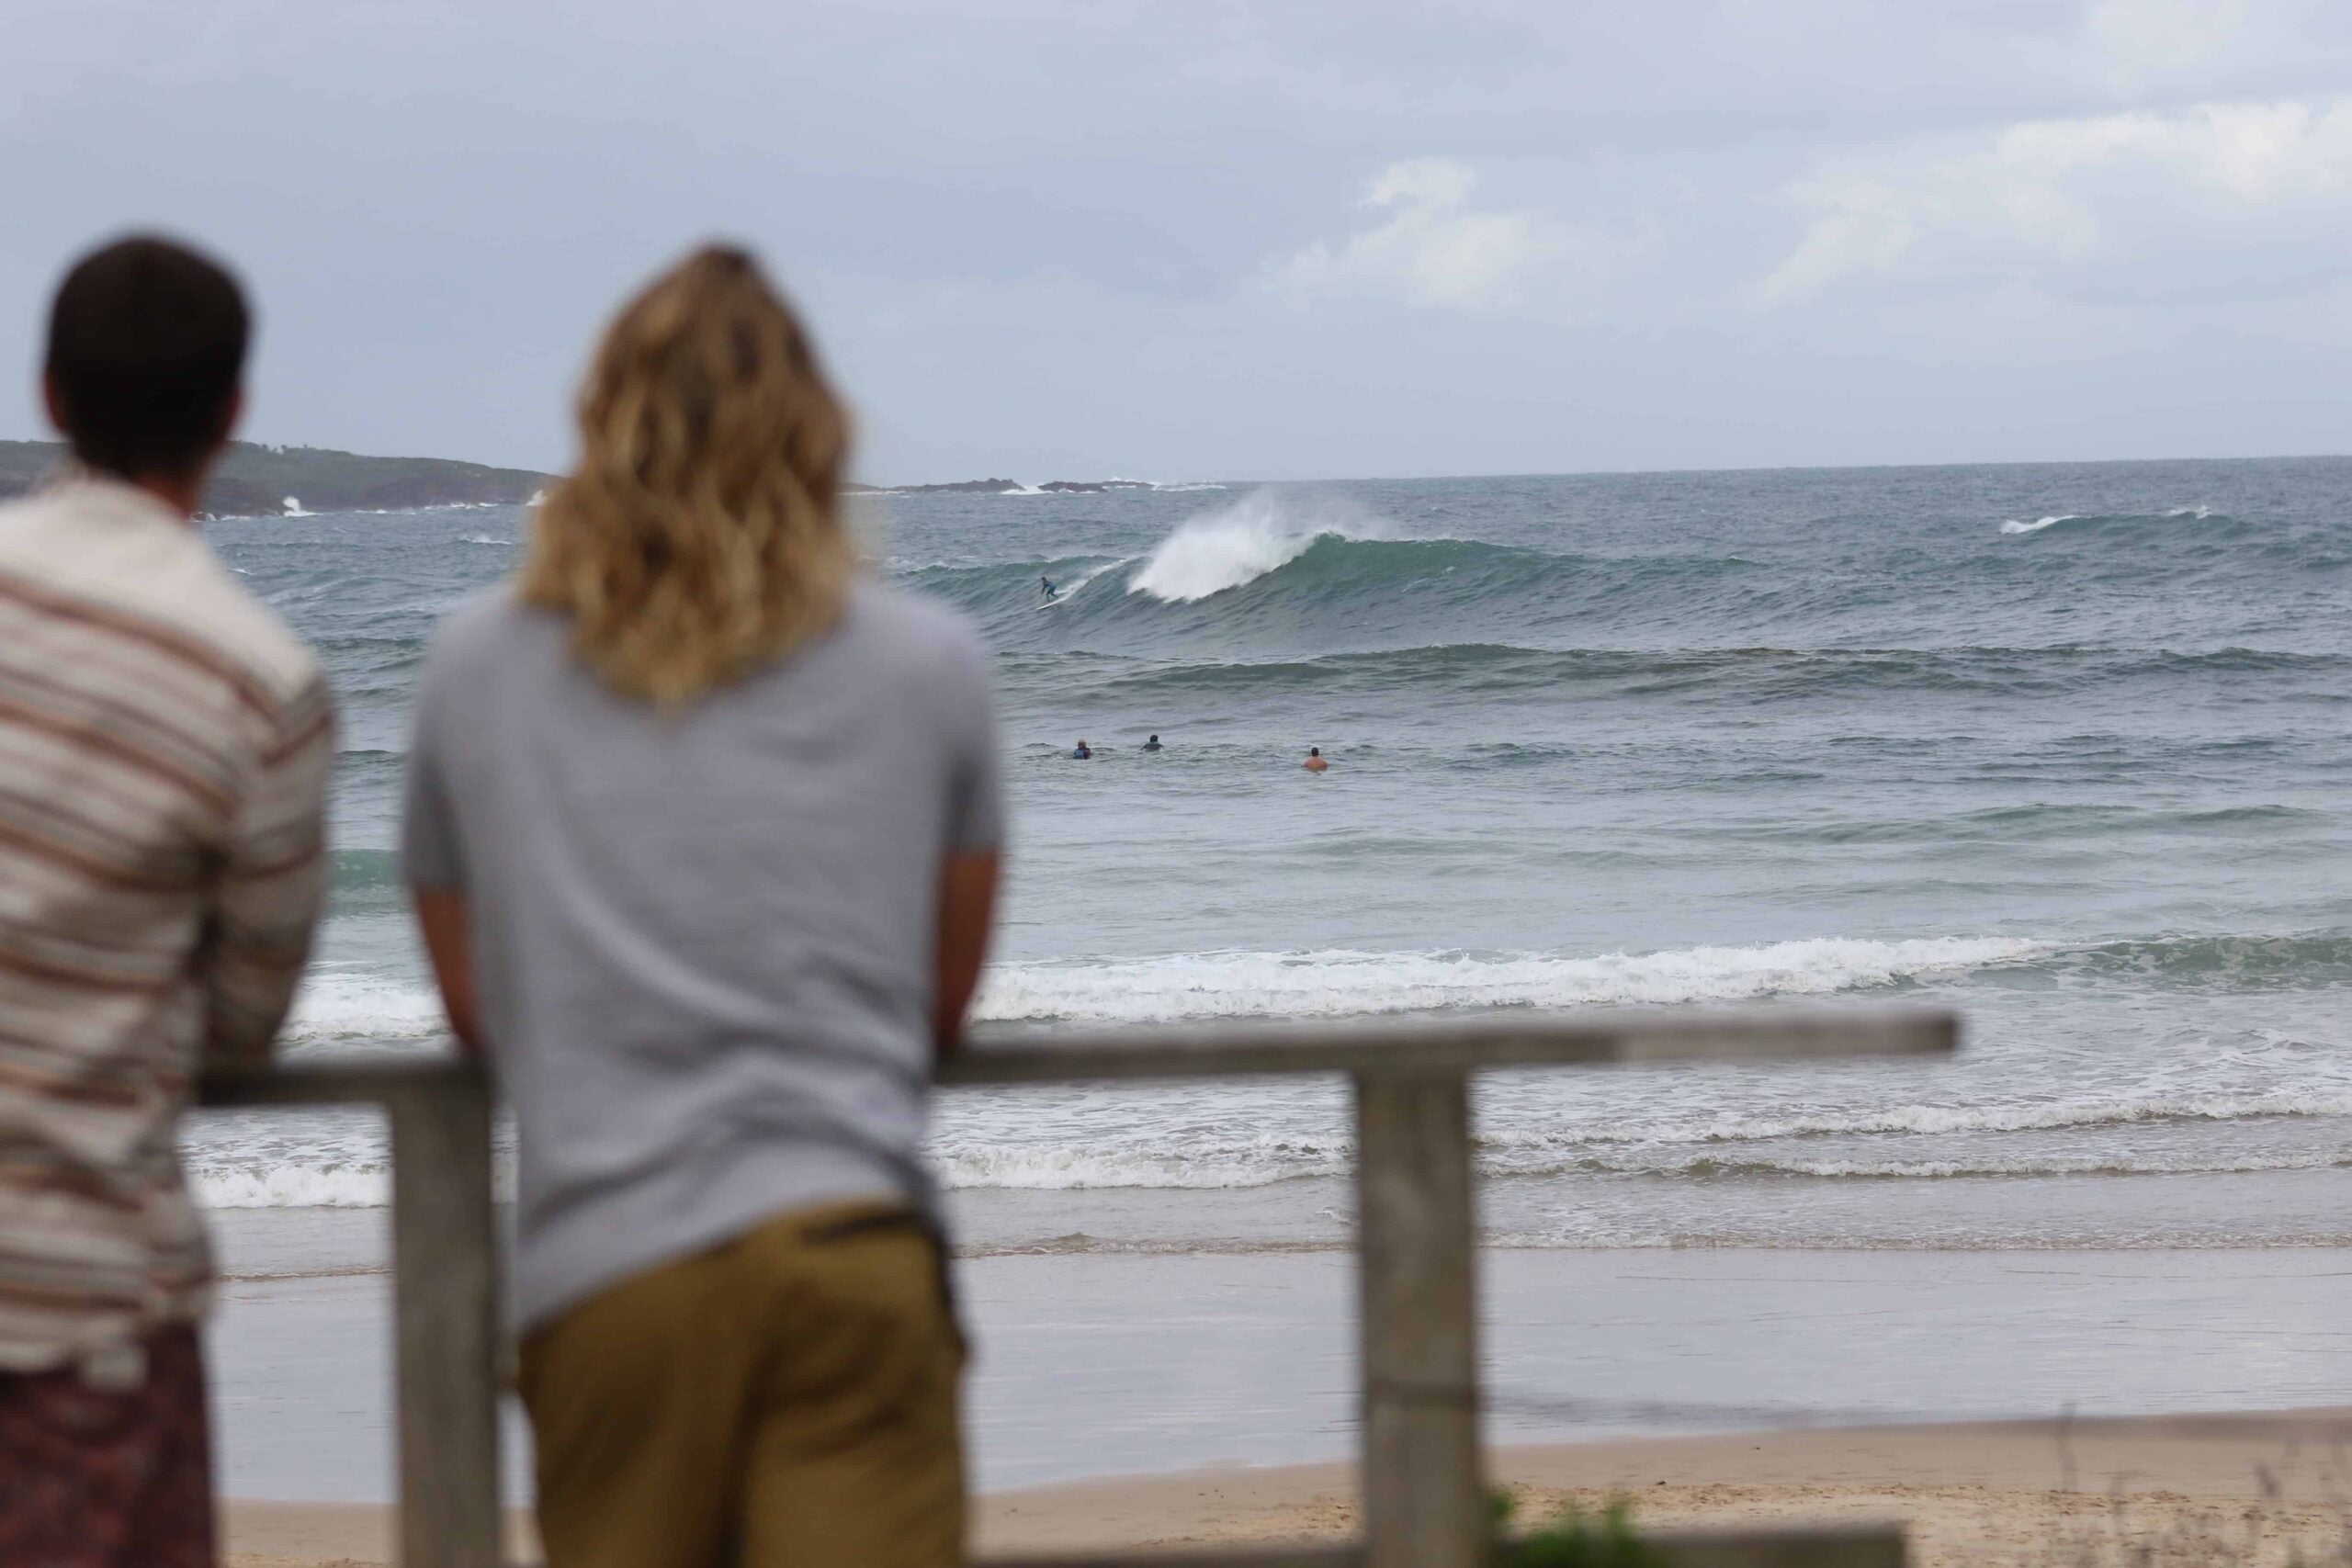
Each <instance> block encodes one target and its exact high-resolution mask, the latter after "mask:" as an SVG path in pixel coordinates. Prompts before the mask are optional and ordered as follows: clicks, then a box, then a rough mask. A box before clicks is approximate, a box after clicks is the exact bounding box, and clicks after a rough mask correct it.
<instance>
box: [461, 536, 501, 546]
mask: <svg viewBox="0 0 2352 1568" xmlns="http://www.w3.org/2000/svg"><path fill="white" fill-rule="evenodd" d="M458 542H459V543H460V544H467V545H512V544H513V543H514V542H515V541H514V540H512V539H502V538H499V537H498V536H495V535H492V534H469V535H467V536H465V537H464V538H463V539H461V540H459V541H458Z"/></svg>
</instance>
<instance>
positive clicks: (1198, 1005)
mask: <svg viewBox="0 0 2352 1568" xmlns="http://www.w3.org/2000/svg"><path fill="white" fill-rule="evenodd" d="M2041 951H2043V949H2042V947H2041V944H2039V943H2036V942H2025V941H2021V940H2018V939H2014V938H2007V937H1933V938H1924V939H1919V940H1914V941H1909V942H1870V941H1858V940H1849V939H1844V938H1836V937H1822V938H1814V939H1810V940H1807V941H1802V942H1770V943H1766V944H1764V945H1761V946H1758V947H1699V948H1688V949H1683V950H1680V951H1676V952H1668V953H1639V954H1629V953H1611V954H1608V955H1606V956H1603V957H1599V958H1565V957H1558V956H1555V955H1550V954H1543V953H1517V954H1500V955H1483V954H1476V953H1355V952H1347V951H1337V950H1327V951H1323V952H1316V953H1172V954H1169V955H1167V956H1164V957H1158V958H1134V959H1091V960H1058V961H1054V962H1048V963H1041V964H1004V965H1001V966H999V967H998V968H996V969H995V970H993V971H992V972H991V973H990V975H989V978H988V980H987V983H986V985H985V986H984V987H983V989H982V992H981V995H980V999H979V1003H978V1008H977V1010H976V1016H978V1018H981V1019H983V1020H989V1021H1046V1020H1080V1019H1083V1020H1086V1021H1095V1022H1115V1023H1164V1022H1175V1021H1186V1020H1193V1019H1210V1018H1335V1017H1346V1016H1363V1015H1376V1014H1382V1013H1399V1012H1422V1011H1430V1010H1439V1009H1459V1008H1481V1009H1484V1008H1569V1007H1592V1006H1626V1005H1635V1004H1669V1003H1678V1002H1702V1001H1741V1000H1748V999H1753V998H1762V997H1774V996H1819V995H1825V994H1827V993H1830V992H1835V991H1845V990H1852V989H1856V988H1860V987H1871V986H1883V985H1887V984H1890V983H1892V982H1894V981H1897V980H1903V979H1908V978H1911V977H1914V976H1922V975H1932V974H1951V973H1958V972H1962V971H1965V970H1969V969H1975V968H1980V967H1983V966H1984V965H1985V964H2002V963H2009V962H2014V961H2017V960H2019V959H2024V958H2028V957H2031V956H2032V955H2034V954H2035V953H2039V952H2041Z"/></svg>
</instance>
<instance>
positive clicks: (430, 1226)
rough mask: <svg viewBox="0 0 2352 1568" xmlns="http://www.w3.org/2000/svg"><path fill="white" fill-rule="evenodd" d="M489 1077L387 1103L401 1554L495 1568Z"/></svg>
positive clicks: (456, 1566) (426, 1563) (431, 1562)
mask: <svg viewBox="0 0 2352 1568" xmlns="http://www.w3.org/2000/svg"><path fill="white" fill-rule="evenodd" d="M490 1118H491V1102H490V1091H489V1087H488V1085H487V1084H485V1083H484V1082H483V1081H482V1080H481V1077H478V1076H477V1077H472V1078H470V1079H469V1080H468V1081H466V1082H464V1083H461V1084H450V1085H448V1086H447V1087H446V1088H445V1089H443V1090H442V1092H440V1093H438V1094H435V1095H432V1096H430V1097H426V1096H417V1095H405V1096H402V1097H401V1098H400V1099H398V1100H395V1101H394V1102H393V1105H392V1268H393V1275H394V1283H393V1291H392V1325H393V1328H392V1334H393V1343H394V1345H395V1347H396V1351H397V1359H396V1360H395V1363H394V1364H395V1366H396V1368H397V1371H396V1374H395V1375H396V1383H397V1402H398V1404H399V1407H400V1456H401V1457H400V1489H401V1531H400V1534H401V1563H402V1564H404V1565H405V1568H495V1565H496V1564H497V1562H499V1558H500V1539H499V1538H500V1534H501V1531H502V1529H503V1518H502V1517H501V1514H502V1510H501V1508H500V1506H499V1464H498V1391H499V1377H498V1359H499V1335H500V1332H501V1325H500V1324H499V1314H498V1274H497V1246H496V1238H495V1236H494V1235H493V1233H492V1224H493V1223H494V1221H493V1218H492V1207H491V1184H490Z"/></svg>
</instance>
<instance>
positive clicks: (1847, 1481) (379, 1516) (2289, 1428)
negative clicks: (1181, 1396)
mask: <svg viewBox="0 0 2352 1568" xmlns="http://www.w3.org/2000/svg"><path fill="white" fill-rule="evenodd" d="M1489 1462H1490V1467H1491V1472H1492V1474H1493V1478H1494V1480H1495V1482H1496V1483H1498V1485H1501V1486H1505V1487H1508V1488H1510V1490H1511V1491H1512V1492H1513V1493H1514V1494H1515V1495H1518V1496H1519V1497H1520V1499H1521V1510H1520V1511H1521V1518H1522V1519H1523V1520H1526V1521H1530V1522H1532V1521H1534V1520H1538V1519H1541V1518H1542V1517H1545V1516H1546V1515H1548V1514H1550V1513H1551V1512H1553V1511H1555V1509H1556V1508H1557V1507H1558V1506H1560V1505H1561V1504H1562V1503H1563V1502H1564V1501H1575V1502H1577V1503H1579V1504H1581V1505H1582V1506H1586V1507H1588V1508H1589V1507H1593V1506H1600V1504H1602V1503H1603V1502H1605V1501H1606V1499H1607V1498H1608V1497H1609V1496H1610V1495H1612V1494H1622V1495H1627V1496H1629V1497H1631V1498H1632V1499H1633V1501H1634V1506H1635V1519H1636V1523H1637V1524H1644V1525H1647V1526H1649V1527H1651V1528H1679V1527H1686V1526H1750V1527H1753V1526H1762V1525H1769V1524H1775V1523H1796V1522H1800V1521H1803V1522H1857V1521H1861V1520H1884V1519H1901V1520H1905V1521H1906V1522H1908V1523H1910V1525H1911V1526H1912V1529H1913V1532H1914V1538H1913V1543H1914V1548H1915V1557H1914V1561H1915V1562H1917V1563H1918V1564H1919V1565H1920V1568H1945V1565H1947V1564H1949V1565H1951V1568H1958V1565H1959V1564H1961V1563H1962V1562H1979V1563H1983V1562H1991V1563H2012V1562H2014V1563H2018V1564H2030V1563H2033V1562H2041V1561H2056V1560H2057V1559H2058V1557H2059V1556H2060V1555H2061V1553H2062V1551H2063V1552H2064V1554H2065V1556H2066V1560H2067V1561H2068V1562H2084V1561H2099V1560H2102V1559H2103V1557H2104V1556H2105V1555H2107V1554H2109V1553H2112V1554H2113V1555H2114V1556H2116V1558H2117V1559H2118V1560H2119V1561H2120V1559H2121V1557H2122V1555H2123V1553H2124V1552H2125V1551H2127V1549H2128V1550H2138V1549H2141V1548H2145V1547H2149V1546H2151V1545H2153V1546H2154V1547H2155V1548H2156V1549H2158V1551H2160V1553H2161V1552H2162V1551H2165V1550H2167V1549H2186V1548H2188V1547H2189V1546H2193V1545H2196V1544H2198V1543H2210V1542H2212V1541H2217V1540H2223V1539H2226V1540H2230V1541H2231V1542H2232V1543H2233V1545H2237V1546H2241V1547H2243V1546H2244V1545H2245V1542H2247V1541H2248V1540H2254V1541H2256V1551H2254V1552H2253V1553H2251V1554H2250V1558H2249V1560H2257V1559H2258V1560H2260V1561H2265V1562H2268V1561H2274V1560H2276V1561H2284V1559H2285V1558H2286V1556H2287V1555H2288V1554H2289V1552H2290V1550H2291V1549H2293V1548H2295V1547H2297V1546H2301V1548H2302V1549H2303V1550H2304V1551H2305V1553H2306V1555H2307V1556H2310V1555H2312V1554H2314V1553H2315V1551H2317V1550H2320V1549H2324V1548H2326V1547H2329V1546H2340V1545H2341V1544H2342V1543H2343V1542H2344V1541H2345V1540H2346V1539H2347V1534H2348V1533H2352V1514H2347V1513H2346V1505H2345V1503H2344V1502H2343V1501H2342V1499H2343V1498H2344V1497H2345V1496H2346V1493H2347V1490H2352V1486H2348V1485H2347V1483H2352V1406H2342V1405H2336V1406H2322V1407H2315V1408H2310V1409H2301V1410H2282V1411H2269V1412H2259V1411H2256V1412H2236V1413H2228V1414H2219V1415H2205V1416H2120V1417H2109V1418H2102V1419H2086V1420H2077V1421H2071V1422H2069V1421H2064V1420H2045V1421H2007V1422H1969V1423H1956V1424H1951V1425H1937V1426H1911V1427H1841V1428H1836V1429H1826V1430H1809V1431H1778V1432H1748V1433H1733V1434H1727V1435H1722V1436H1714V1437H1700V1438H1630V1439H1617V1440H1612V1441H1603V1442H1591V1443H1566V1444H1533V1445H1521V1446H1510V1447H1498V1448H1495V1449H1492V1450H1489ZM2266 1478H2267V1479H2266ZM1355 1517H1356V1504H1355V1477H1354V1472H1353V1470H1352V1467H1351V1465H1349V1464H1347V1463H1343V1462H1335V1463H1320V1464H1305V1465H1271V1466H1264V1467H1254V1468H1240V1469H1234V1468H1226V1469H1216V1470H1207V1471H1194V1472H1181V1473H1173V1474H1158V1475H1139V1476H1129V1477H1121V1478H1116V1479H1111V1480H1101V1481H1085V1482H1073V1483H1062V1484H1058V1485H1053V1486H1041V1487H1026V1488H1020V1489H1016V1490H1012V1491H1003V1492H996V1493H991V1494H985V1495H980V1496H978V1497H977V1498H975V1500H974V1507H973V1524H974V1532H973V1533H974V1545H975V1551H976V1555H977V1556H978V1557H979V1558H982V1559H985V1558H986V1557H988V1556H990V1555H1002V1554H1005V1553H1009V1552H1013V1551H1067V1550H1073V1549H1078V1548H1084V1547H1119V1548H1143V1547H1158V1546H1177V1545H1235V1546H1238V1545H1242V1544H1247V1543H1251V1542H1266V1541H1275V1540H1333V1539H1340V1538H1343V1537H1345V1536H1346V1535H1348V1534H1350V1533H1351V1531H1352V1530H1353V1529H1354V1528H1355ZM223 1528H224V1533H225V1537H226V1542H227V1547H228V1551H229V1557H228V1562H229V1568H330V1565H333V1568H345V1565H360V1564H366V1565H373V1564H376V1563H384V1562H390V1560H391V1535H392V1514H391V1510H390V1508H389V1507H387V1506H382V1505H376V1504H355V1503H272V1502H266V1501H232V1502H230V1503H228V1504H227V1505H226V1506H225V1508H224V1517H223ZM514 1550H515V1551H516V1552H518V1553H522V1554H526V1555H525V1560H526V1561H528V1560H530V1558H529V1557H528V1555H527V1554H528V1553H529V1551H530V1541H529V1530H528V1526H527V1522H526V1520H525V1519H523V1518H522V1517H520V1516H517V1517H515V1542H514Z"/></svg>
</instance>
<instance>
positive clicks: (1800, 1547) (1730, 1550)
mask: <svg viewBox="0 0 2352 1568" xmlns="http://www.w3.org/2000/svg"><path fill="white" fill-rule="evenodd" d="M1642 1539H1643V1540H1645V1541H1647V1542H1648V1543H1649V1544H1651V1545H1653V1546H1655V1547H1657V1550H1658V1553H1659V1555H1660V1556H1661V1557H1662V1558H1663V1559H1664V1560H1665V1565H1666V1568H1904V1565H1905V1562H1906V1561H1907V1556H1908V1551H1907V1548H1906V1546H1905V1536H1904V1530H1903V1527H1902V1526H1901V1525H1896V1524H1879V1525H1826V1526H1805V1525H1792V1526H1789V1527H1787V1528H1785V1529H1770V1530H1657V1531H1655V1532H1652V1531H1645V1532H1643V1536H1642ZM1371 1561H1372V1559H1371V1558H1370V1557H1369V1556H1368V1555H1367V1554H1366V1552H1365V1549H1364V1547H1363V1545H1362V1544H1361V1543H1359V1542H1355V1541H1348V1542H1344V1543H1335V1544H1328V1545H1291V1546H1255V1547H1229V1548H1202V1549H1196V1550H1193V1551H1150V1552H1139V1551H1137V1552H1130V1551H1094V1552H1069V1553H1057V1554H1055V1555H1053V1556H1036V1557H983V1558H980V1559H979V1560H978V1562H977V1564H976V1568H1370V1563H1371Z"/></svg>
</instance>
